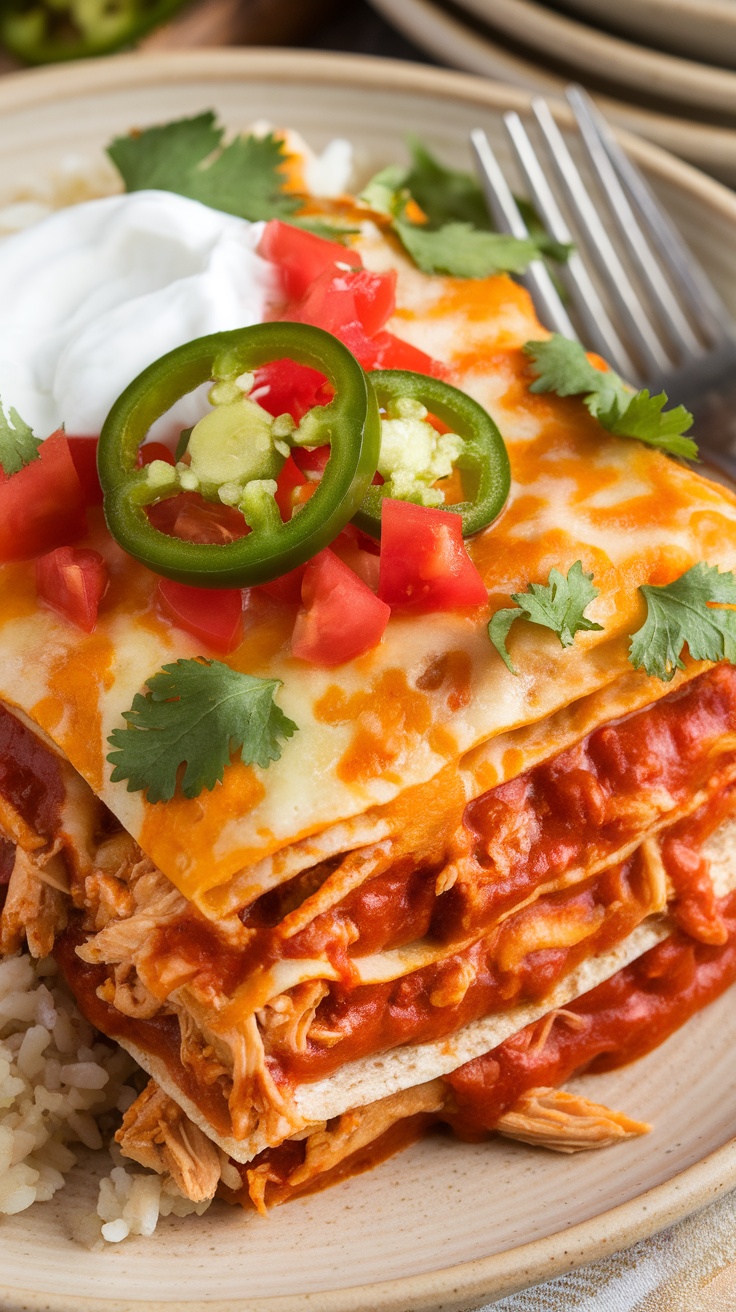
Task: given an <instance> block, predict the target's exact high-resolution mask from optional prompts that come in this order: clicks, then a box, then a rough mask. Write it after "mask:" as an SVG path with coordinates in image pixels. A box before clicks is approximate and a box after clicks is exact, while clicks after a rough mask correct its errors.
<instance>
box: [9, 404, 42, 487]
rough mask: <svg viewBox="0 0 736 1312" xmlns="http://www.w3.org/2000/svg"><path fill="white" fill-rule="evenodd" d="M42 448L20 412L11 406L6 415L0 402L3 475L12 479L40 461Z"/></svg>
mask: <svg viewBox="0 0 736 1312" xmlns="http://www.w3.org/2000/svg"><path fill="white" fill-rule="evenodd" d="M40 446H41V442H40V440H39V439H38V438H37V437H34V436H33V430H32V429H31V428H29V426H28V424H27V423H26V422H25V420H23V419H21V417H20V415H19V414H18V411H17V410H15V409H14V408H13V406H12V405H11V406H9V407H8V413H7V415H6V414H5V411H4V409H3V403H2V401H0V468H2V471H3V473H4V474H6V475H7V476H8V478H10V476H11V474H17V473H19V471H20V470H21V469H24V468H25V466H26V465H30V463H31V461H32V460H38V453H39V448H40Z"/></svg>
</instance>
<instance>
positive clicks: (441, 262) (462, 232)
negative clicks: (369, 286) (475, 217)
mask: <svg viewBox="0 0 736 1312" xmlns="http://www.w3.org/2000/svg"><path fill="white" fill-rule="evenodd" d="M394 229H395V231H396V233H397V235H398V236H399V238H400V239H401V242H402V244H403V246H404V247H405V249H406V250H407V251H408V252H409V254H410V255H411V257H412V259H413V260H414V263H415V264H417V265H418V266H419V268H420V269H421V270H422V272H423V273H448V274H450V275H451V276H452V277H455V278H487V277H489V276H490V275H491V274H493V273H523V272H524V270H525V269H527V268H528V267H529V264H530V262H531V261H532V260H534V259H536V258H537V257H538V255H539V249H538V247H537V244H536V242H534V241H532V240H531V238H519V237H508V236H506V234H505V233H502V232H480V231H479V230H478V229H477V228H474V227H472V225H471V224H470V223H446V224H445V225H444V227H442V228H438V229H437V230H436V231H432V230H431V229H430V228H425V227H424V226H423V225H421V224H417V223H408V222H407V221H406V220H405V219H395V220H394Z"/></svg>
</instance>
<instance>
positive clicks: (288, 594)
mask: <svg viewBox="0 0 736 1312" xmlns="http://www.w3.org/2000/svg"><path fill="white" fill-rule="evenodd" d="M306 568H307V567H306V565H297V567H296V569H290V570H289V572H288V574H282V575H281V577H280V578H277V579H271V582H270V583H260V584H259V585H258V591H259V592H265V593H266V595H267V596H269V597H273V599H274V601H283V602H286V603H288V604H289V605H290V606H298V605H299V602H300V601H301V599H302V579H303V578H304V572H305V570H306Z"/></svg>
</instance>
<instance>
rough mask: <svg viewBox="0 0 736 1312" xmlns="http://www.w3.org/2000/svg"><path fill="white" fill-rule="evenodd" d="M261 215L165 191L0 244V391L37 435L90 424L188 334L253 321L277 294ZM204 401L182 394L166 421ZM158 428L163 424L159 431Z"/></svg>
mask: <svg viewBox="0 0 736 1312" xmlns="http://www.w3.org/2000/svg"><path fill="white" fill-rule="evenodd" d="M262 231H263V224H261V223H248V222H247V221H246V220H245V219H238V218H235V217H233V216H232V215H228V214H222V213H220V212H219V211H218V210H213V209H209V208H208V207H207V206H206V205H200V204H199V202H198V201H193V200H187V199H186V198H185V197H183V196H176V195H173V194H171V193H169V192H163V191H141V192H133V193H131V194H130V195H124V196H108V197H106V198H104V199H102V200H93V201H87V202H85V203H84V204H80V205H73V206H70V207H69V208H67V209H63V210H58V211H57V212H56V213H54V214H52V215H50V216H49V217H48V218H46V219H44V220H42V221H41V222H39V223H36V224H34V225H33V226H32V227H30V228H27V229H26V230H24V231H23V232H18V233H16V234H15V235H13V236H11V237H8V238H7V239H6V240H5V241H3V242H1V243H0V398H1V399H2V401H3V403H4V404H5V406H6V408H7V407H8V406H14V407H15V409H16V410H17V411H18V412H19V414H20V415H22V417H23V419H24V420H25V421H26V423H28V424H30V425H31V427H32V428H33V429H34V432H35V433H36V434H37V435H38V436H39V437H46V436H48V434H49V433H51V432H53V431H54V429H56V428H58V427H59V425H60V424H62V423H63V424H65V425H66V430H67V432H68V433H74V434H96V433H99V431H100V427H101V425H102V423H103V420H104V419H105V416H106V415H107V412H108V410H109V409H110V406H111V405H112V403H113V401H114V400H115V399H116V397H117V396H118V395H119V394H120V392H121V391H122V390H123V388H124V387H126V386H127V384H128V383H130V382H131V381H132V380H133V379H134V378H135V377H136V375H137V374H138V373H140V371H141V370H142V369H144V368H145V367H146V365H149V364H151V363H152V362H153V361H154V360H156V359H158V357H159V356H161V355H164V354H165V352H167V351H170V350H172V349H173V348H174V347H176V346H180V345H182V343H184V342H188V341H191V340H192V339H193V338H194V337H200V336H203V335H204V334H206V333H212V332H221V331H223V330H226V329H230V328H240V327H246V326H248V325H250V324H255V323H260V322H261V321H262V320H263V319H264V317H265V311H266V308H267V306H268V304H269V302H270V301H272V300H275V299H277V297H278V289H279V275H278V270H277V268H276V266H275V265H273V264H270V263H269V262H268V261H266V260H263V259H261V257H260V256H259V255H257V254H256V253H255V248H256V246H257V244H258V241H259V239H260V236H261V233H262ZM206 408H207V406H206V402H205V401H204V399H203V397H202V396H199V395H198V394H197V393H192V394H191V396H190V397H185V398H183V400H182V401H181V402H179V403H178V405H177V406H176V407H175V408H174V410H173V411H171V412H170V413H169V416H167V420H166V421H165V422H166V424H167V426H168V428H169V429H170V430H173V429H174V428H175V427H177V426H178V427H181V426H185V425H189V424H191V423H194V422H195V421H196V420H197V419H198V418H199V417H200V415H201V414H202V413H203V412H204V410H205V409H206ZM164 435H165V434H164V433H163V432H162V433H161V436H164Z"/></svg>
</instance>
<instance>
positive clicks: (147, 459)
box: [136, 442, 176, 469]
mask: <svg viewBox="0 0 736 1312" xmlns="http://www.w3.org/2000/svg"><path fill="white" fill-rule="evenodd" d="M154 460H164V461H165V462H166V464H167V465H175V464H176V460H175V459H174V453H173V451H170V450H169V448H168V447H167V446H164V444H163V442H144V443H143V446H142V447H141V449H140V451H139V452H138V459H137V461H136V464H137V465H138V468H139V469H140V468H141V467H142V466H143V465H150V464H153V461H154Z"/></svg>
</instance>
